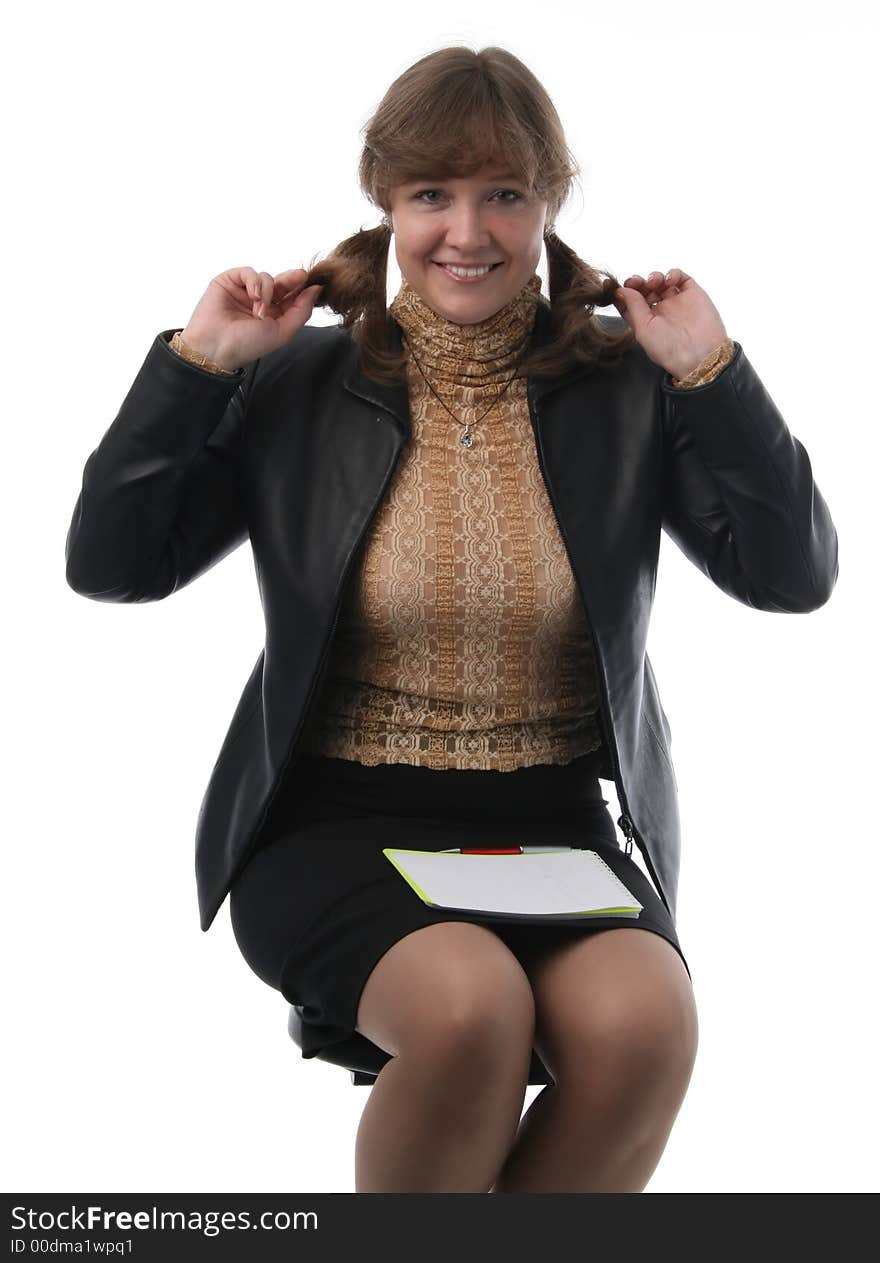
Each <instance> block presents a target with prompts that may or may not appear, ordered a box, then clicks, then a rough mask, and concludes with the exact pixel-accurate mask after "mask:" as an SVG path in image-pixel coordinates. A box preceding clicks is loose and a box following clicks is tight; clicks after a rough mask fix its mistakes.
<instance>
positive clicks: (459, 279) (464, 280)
mask: <svg viewBox="0 0 880 1263" xmlns="http://www.w3.org/2000/svg"><path fill="white" fill-rule="evenodd" d="M431 262H432V263H433V264H434V266H435V267H438V268H439V269H440V271H441V272H443V273H445V274H446V276H448V277H449V279H450V280H451V281H454V282H456V283H457V284H459V285H476V284H478V283H479V282H480V281H485V280H486V279H487V278H488V277H490V276H491V275H492V273H493V272H497V271H498V269H499V268H500V267H504V263H503V261H502V262H500V263H493V264H492V266H491V267H490V268H489V271H488V272H481V273H480V274H479V275H477V276H457V275H456V274H455V272H452V271H450V269H449V268H448V267H447V266H446V264H445V263H438V262H437V260H436V259H432V260H431Z"/></svg>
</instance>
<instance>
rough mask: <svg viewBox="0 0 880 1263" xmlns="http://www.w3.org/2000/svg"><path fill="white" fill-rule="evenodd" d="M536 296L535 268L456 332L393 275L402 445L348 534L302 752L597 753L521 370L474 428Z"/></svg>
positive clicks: (501, 760)
mask: <svg viewBox="0 0 880 1263" xmlns="http://www.w3.org/2000/svg"><path fill="white" fill-rule="evenodd" d="M540 289H541V278H540V277H539V276H538V275H535V276H533V277H532V279H531V280H530V281H529V282H528V283H527V284H526V285H525V286H524V288H523V289H522V290H521V291H520V292H519V294H517V295H516V296H515V297H514V298H513V299H512V300H511V301H510V302H509V303H507V304H506V306H504V307H503V308H501V310H500V311H498V312H496V313H495V315H493V316H490V317H489V318H488V319H487V320H482V321H480V322H478V323H477V324H472V325H458V324H455V323H454V322H453V321H451V320H447V319H445V318H444V317H443V316H439V315H437V313H436V312H434V311H433V310H432V309H431V308H430V307H429V306H428V305H427V304H426V303H425V302H424V301H423V300H422V299H421V298H420V296H419V295H418V294H417V293H416V291H415V290H414V289H412V288H411V287H410V286H409V285H408V283H407V282H406V280H404V281H403V283H402V285H401V288H400V290H399V292H398V294H397V296H396V297H395V299H394V301H393V302H392V303H391V307H390V311H391V314H392V315H393V316H394V318H395V320H396V321H397V322H398V324H399V325H400V326H401V327H402V329H403V332H404V335H405V341H404V346H405V348H407V350H408V352H409V359H408V367H407V375H408V383H409V404H410V415H411V421H412V440H411V442H409V443H408V444H407V445H406V447H405V448H404V451H403V453H402V454H401V457H400V460H399V462H398V465H397V468H396V470H395V473H394V476H393V478H392V481H391V483H390V485H389V487H388V489H387V491H386V494H385V497H384V498H383V501H382V503H381V504H380V506H379V509H378V511H377V513H376V516H375V517H374V519H373V521H372V522H371V524H370V527H369V529H368V531H367V535H366V537H365V539H364V541H363V544H362V554H361V558H360V565H359V566H356V568H355V570H354V571H353V573H352V581H351V582H350V584H349V586H348V588H347V591H346V596H345V598H344V601H343V606H342V610H341V612H340V618H339V624H338V630H337V639H336V640H335V641H334V645H333V649H332V650H331V662H330V664H329V666H328V674H327V681H326V685H325V688H324V691H323V693H322V696H321V699H320V701H319V702H318V703H317V704H316V708H315V712H314V719H313V722H312V723H311V725H310V730H309V732H308V733H307V734H306V735H305V736H304V738H303V744H302V747H301V749H302V752H303V753H307V754H322V755H325V756H327V757H331V758H342V759H354V760H356V761H358V762H361V763H366V764H370V765H372V764H376V763H415V764H419V765H421V766H425V767H432V768H437V769H443V768H483V769H492V768H494V769H497V770H499V771H512V770H514V769H515V768H518V767H525V766H528V765H529V764H533V763H567V762H569V761H570V760H571V759H573V758H575V757H576V756H577V755H579V754H584V753H586V752H587V751H589V750H593V749H595V748H596V747H597V745H599V743H600V734H599V730H598V728H597V726H596V709H597V700H596V691H595V689H596V684H595V667H594V662H593V650H592V643H591V639H590V635H589V630H588V627H587V625H586V622H585V620H584V616H583V612H582V607H581V603H580V600H579V597H578V593H577V588H576V585H575V582H574V578H573V576H572V573H571V568H570V566H569V562H568V557H567V555H566V552H565V548H564V545H563V543H562V540H561V538H560V535H559V532H558V527H557V525H556V520H555V518H554V515H553V509H552V507H551V505H550V501H549V499H548V496H547V491H546V487H545V484H544V481H543V478H542V476H541V472H540V469H539V467H538V462H537V454H536V451H535V446H534V437H533V433H532V427H531V421H530V419H529V410H528V403H527V398H526V380H525V378H522V377H520V378H517V379H516V380H515V381H514V382H513V383H512V384H511V385H510V386H509V387H508V389H507V391H506V392H505V394H504V395H503V397H502V398H501V400H500V402H499V403H497V404H496V405H495V406H494V407H493V408H492V410H491V411H490V412H488V413H487V415H486V416H485V417H483V418H482V420H477V418H479V417H481V416H482V414H483V413H484V412H485V411H486V409H487V408H488V407H489V405H490V404H491V403H492V401H493V399H495V398H496V397H497V396H498V395H499V393H500V391H501V390H502V388H503V387H504V386H505V385H506V383H507V381H508V379H509V378H510V377H511V375H512V373H513V371H514V367H515V365H516V363H517V361H518V359H519V358H520V356H521V355H522V354H523V352H524V350H525V349H526V346H527V344H528V340H529V337H530V334H531V329H532V325H533V322H534V318H535V308H536V305H537V301H538V295H539V293H540ZM413 354H414V355H415V356H416V358H417V359H418V361H419V363H420V364H421V365H422V368H423V369H424V372H425V374H426V375H427V377H428V378H429V380H430V381H431V384H432V385H433V387H434V389H435V390H436V391H437V392H438V394H439V395H440V396H441V397H442V398H443V400H444V401H445V403H446V405H447V406H448V407H449V408H450V409H451V411H452V412H453V413H454V415H455V417H456V418H458V419H460V421H461V424H460V425H459V424H457V423H456V421H455V420H454V419H453V417H451V416H450V415H449V413H448V412H446V411H445V410H444V408H443V407H442V406H441V405H440V403H438V401H437V399H436V398H435V396H434V395H433V394H432V392H431V390H430V389H429V388H428V386H427V385H426V384H425V378H424V377H423V376H422V373H421V372H420V371H419V369H418V367H417V365H416V364H415V363H413V359H412V355H413ZM469 417H470V419H471V422H472V425H473V429H472V431H471V433H472V435H473V438H474V443H473V446H472V447H471V448H465V447H462V445H461V443H460V442H459V439H460V437H461V434H462V431H463V426H464V423H465V422H466V421H467V419H468V418H469Z"/></svg>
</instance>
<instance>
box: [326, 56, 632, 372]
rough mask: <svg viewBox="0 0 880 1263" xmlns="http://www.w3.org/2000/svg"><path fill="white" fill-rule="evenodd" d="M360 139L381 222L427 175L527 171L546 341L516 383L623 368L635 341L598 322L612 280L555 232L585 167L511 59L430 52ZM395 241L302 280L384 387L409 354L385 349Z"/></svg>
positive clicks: (384, 235) (341, 250)
mask: <svg viewBox="0 0 880 1263" xmlns="http://www.w3.org/2000/svg"><path fill="white" fill-rule="evenodd" d="M362 132H363V134H364V136H365V142H364V147H363V150H362V152H361V159H360V164H359V169H358V177H359V183H360V186H361V189H362V191H363V193H364V195H365V196H366V198H367V199H368V200H369V201H370V202H372V203H373V204H374V205H375V206H378V207H379V208H381V210H382V211H383V212H385V215H388V214H389V212H390V205H389V191H390V190H391V189H392V188H393V187H394V186H395V185H397V184H401V183H403V182H405V181H409V180H414V179H418V178H420V177H422V176H425V175H426V174H429V175H430V176H431V177H432V178H435V179H443V178H448V177H450V176H455V175H459V176H461V177H466V176H468V175H471V174H472V173H473V172H475V171H477V170H479V169H480V168H481V167H482V166H483V164H484V163H486V162H495V161H498V162H504V163H505V164H508V165H506V166H505V170H511V171H516V172H518V173H520V177H521V179H522V180H523V182H524V183H525V184H526V186H527V188H528V190H529V194H530V195H534V196H537V197H539V198H540V199H541V200H546V201H547V226H546V227H545V229H544V244H545V246H546V249H547V265H548V281H549V288H550V310H551V314H552V323H551V333H550V341H549V342H548V344H547V345H546V346H545V347H543V348H542V349H541V350H540V351H536V350H532V351H531V352H530V354H529V355H528V356H527V357H526V358H525V359H524V360H523V362H522V363H521V365H520V367H519V374H520V375H521V376H525V375H526V374H540V375H547V376H550V375H554V374H558V373H561V372H565V371H566V370H567V369H569V368H572V367H573V366H575V365H578V364H587V365H592V366H596V367H598V366H600V365H605V364H608V363H610V362H614V361H617V360H619V358H620V356H621V354H622V353H623V351H624V350H625V349H626V348H627V347H628V346H630V345H631V344H632V343H633V342H634V340H635V335H634V334H633V331H632V329H630V328H629V327H628V326H627V328H626V329H624V330H622V331H620V332H617V333H611V332H610V331H609V330H608V329H606V328H604V327H603V325H602V324H601V323H600V321H599V320H598V319H597V318H596V317H595V316H594V314H593V308H594V307H595V306H600V307H603V306H608V305H609V304H611V302H612V295H613V293H614V290H615V289H617V288H618V281H617V279H616V277H614V276H613V275H612V274H611V273H609V272H607V271H604V269H603V270H602V271H599V270H597V269H594V268H592V267H590V265H589V264H588V263H585V262H584V260H583V259H581V258H579V257H578V255H577V254H575V252H574V251H573V250H572V249H571V248H570V247H569V246H567V245H566V244H565V242H564V241H561V240H560V238H559V237H557V235H556V233H555V231H554V229H553V224H554V222H555V219H556V216H557V214H558V212H559V209H560V207H561V206H562V204H563V203H564V202H565V200H566V198H567V197H568V194H569V192H570V189H571V184H572V180H573V178H574V177H575V176H576V175H577V174H578V172H579V170H580V168H579V167H578V165H577V163H576V162H575V161H574V160H573V158H572V155H571V153H570V151H569V149H568V146H567V145H566V142H565V136H564V133H563V130H562V124H561V123H560V120H559V116H558V114H557V113H556V109H555V108H554V106H553V103H552V101H551V100H550V97H549V96H548V95H547V92H546V91H545V90H544V88H543V87H542V85H541V84H540V83H539V81H538V80H537V79H536V78H535V76H534V75H533V74H532V72H531V71H530V70H529V69H528V68H527V67H526V66H525V65H524V64H523V63H522V62H521V61H519V59H518V58H516V57H514V56H513V54H512V53H509V52H507V50H506V49H504V48H497V47H490V48H483V49H481V50H480V51H479V52H474V51H473V50H472V49H470V48H465V47H462V46H454V47H450V48H441V49H439V50H438V51H436V52H433V53H429V54H428V55H427V56H425V57H422V58H421V59H420V60H419V61H417V62H415V63H414V64H413V65H412V66H410V67H409V69H407V70H405V71H404V72H403V74H402V75H400V76H399V77H398V78H397V79H395V81H394V82H393V83H392V84H391V87H390V88H389V89H388V91H387V92H386V93H385V96H384V97H383V98H382V100H381V102H380V103H379V106H378V108H377V109H376V111H375V113H374V114H373V116H372V118H371V119H370V120H369V122H368V123H367V124H366V126H365V127H364V128H362ZM390 243H391V226H390V224H389V223H388V221H387V219H383V222H382V223H381V224H380V225H379V226H378V227H376V228H366V229H364V228H362V229H360V230H359V231H358V232H356V233H355V234H354V235H353V236H351V237H347V238H346V239H345V240H344V241H341V242H340V243H339V245H337V246H336V247H335V249H334V250H332V251H331V253H330V254H329V255H328V256H327V258H326V259H324V260H323V261H321V262H320V263H317V264H316V263H315V262H314V256H313V261H312V263H311V265H310V266H309V269H308V276H307V277H306V280H305V285H323V287H324V288H323V289H322V290H321V291H320V293H319V294H318V299H317V304H316V305H318V306H323V307H329V308H330V309H331V310H333V311H336V312H338V313H339V314H340V315H341V316H342V320H341V321H340V322H339V327H340V328H343V329H352V336H353V337H354V339H355V341H356V342H357V343H358V346H359V348H360V357H361V367H362V369H363V371H364V372H365V373H366V374H367V376H369V377H372V378H373V379H374V380H376V381H379V382H396V381H401V380H405V366H406V355H405V352H404V351H403V349H401V351H400V352H399V353H396V352H395V351H393V350H392V349H391V343H390V339H389V334H390V329H389V324H388V315H387V306H386V302H387V300H386V293H385V276H386V271H387V266H388V248H389V245H390ZM603 276H604V278H605V279H604V280H603ZM542 301H546V300H542Z"/></svg>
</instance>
